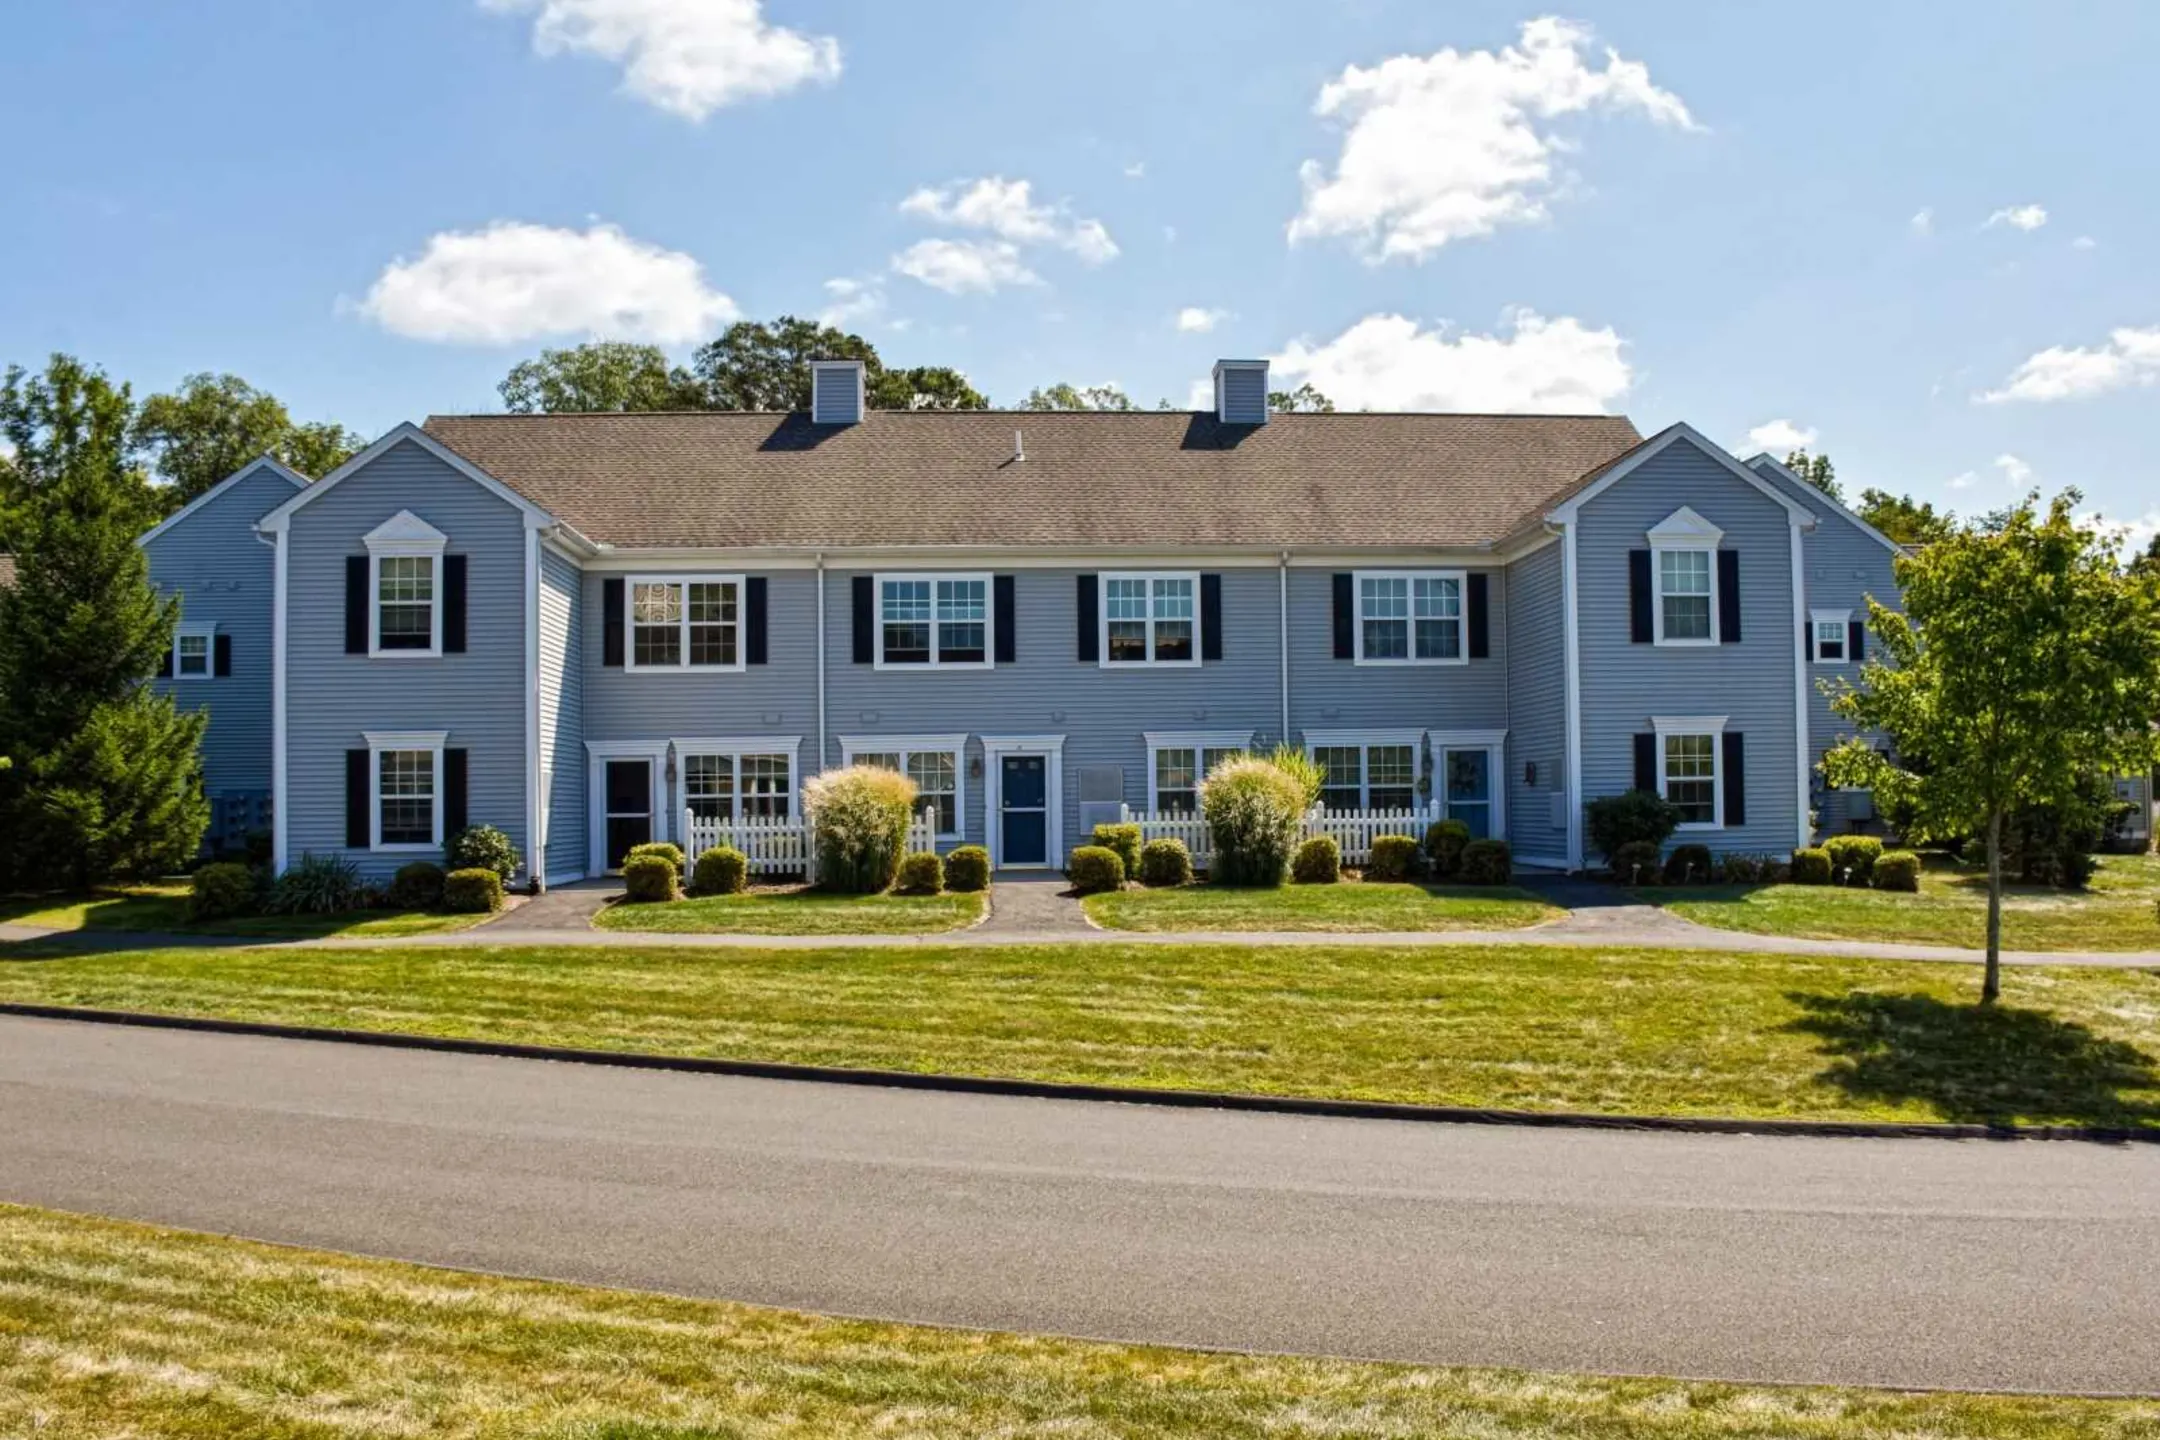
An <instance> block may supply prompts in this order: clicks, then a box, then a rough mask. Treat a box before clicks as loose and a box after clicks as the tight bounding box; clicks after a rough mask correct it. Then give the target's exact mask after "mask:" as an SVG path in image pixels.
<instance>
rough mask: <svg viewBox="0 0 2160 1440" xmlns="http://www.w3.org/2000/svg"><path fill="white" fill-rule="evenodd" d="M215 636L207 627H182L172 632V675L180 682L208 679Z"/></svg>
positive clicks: (213, 629)
mask: <svg viewBox="0 0 2160 1440" xmlns="http://www.w3.org/2000/svg"><path fill="white" fill-rule="evenodd" d="M216 634H217V632H216V629H215V628H214V627H212V626H209V625H182V626H181V627H180V628H179V629H178V630H176V631H174V632H173V659H172V673H173V674H174V675H175V676H176V677H178V678H179V679H182V680H206V679H208V678H209V677H210V675H211V654H212V650H213V647H214V646H215V644H216V638H215V637H216Z"/></svg>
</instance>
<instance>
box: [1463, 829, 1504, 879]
mask: <svg viewBox="0 0 2160 1440" xmlns="http://www.w3.org/2000/svg"><path fill="white" fill-rule="evenodd" d="M1514 874H1515V855H1514V852H1513V851H1511V850H1509V849H1508V843H1507V841H1505V840H1473V841H1471V842H1470V843H1469V844H1468V845H1465V846H1463V852H1462V875H1461V876H1460V879H1461V881H1462V883H1463V884H1465V885H1505V884H1507V883H1508V881H1509V880H1510V879H1512V878H1513V877H1514Z"/></svg>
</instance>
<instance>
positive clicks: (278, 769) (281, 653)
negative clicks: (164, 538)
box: [270, 527, 292, 875]
mask: <svg viewBox="0 0 2160 1440" xmlns="http://www.w3.org/2000/svg"><path fill="white" fill-rule="evenodd" d="M276 533H277V541H276V545H277V560H276V566H275V569H276V576H277V581H276V584H275V586H274V587H273V588H274V590H275V591H276V598H275V601H274V604H273V607H272V609H271V611H270V692H271V693H270V869H271V870H272V871H273V872H274V873H276V874H279V875H282V874H284V873H285V868H286V862H287V860H288V859H289V857H290V856H291V853H292V816H291V814H290V813H289V812H290V809H291V807H290V806H288V805H287V804H286V803H285V799H286V788H285V574H286V564H285V556H286V550H285V535H286V531H285V530H284V528H283V527H280V528H279V529H278V531H277V532H276Z"/></svg>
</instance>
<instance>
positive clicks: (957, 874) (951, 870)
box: [945, 845, 990, 895]
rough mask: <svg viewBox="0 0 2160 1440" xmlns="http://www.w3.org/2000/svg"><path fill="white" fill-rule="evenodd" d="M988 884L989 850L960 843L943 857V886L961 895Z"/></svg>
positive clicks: (980, 888)
mask: <svg viewBox="0 0 2160 1440" xmlns="http://www.w3.org/2000/svg"><path fill="white" fill-rule="evenodd" d="M989 886H990V852H989V851H988V850H985V849H983V847H982V846H980V845H962V846H960V847H959V848H958V849H956V850H954V851H953V852H952V853H951V854H950V855H947V856H946V857H945V888H946V889H947V890H952V891H956V892H958V893H960V894H963V895H969V894H973V893H974V892H975V891H977V890H986V889H988V888H989Z"/></svg>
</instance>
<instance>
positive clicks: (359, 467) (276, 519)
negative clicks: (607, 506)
mask: <svg viewBox="0 0 2160 1440" xmlns="http://www.w3.org/2000/svg"><path fill="white" fill-rule="evenodd" d="M399 445H417V446H419V447H420V448H421V449H422V450H425V451H426V452H427V453H428V454H430V455H432V456H434V457H435V458H436V459H438V460H440V461H442V462H443V463H444V464H445V465H448V466H449V467H450V468H451V469H453V470H455V471H457V472H458V474H460V475H462V476H464V477H465V478H466V479H468V480H470V481H472V482H473V483H474V484H475V485H478V486H480V487H481V488H482V489H483V490H486V491H487V492H488V493H490V494H492V495H494V496H496V497H497V498H498V499H501V500H503V501H505V502H507V503H508V504H509V505H511V506H512V507H513V508H515V509H516V510H517V511H518V512H519V513H520V514H522V515H523V516H524V517H525V524H526V527H527V528H528V529H534V530H540V529H545V528H547V527H548V526H550V525H554V524H556V523H558V522H557V521H556V519H555V517H554V516H553V515H550V514H549V513H548V512H547V511H546V510H545V509H543V508H541V507H540V506H538V505H535V504H534V503H533V502H532V501H531V500H529V499H527V498H526V497H525V496H523V495H521V494H519V493H518V492H517V491H516V490H514V489H512V488H511V487H510V486H508V485H505V484H503V482H502V481H500V480H498V479H496V478H495V477H494V476H493V475H490V474H488V473H487V472H486V471H485V470H482V469H481V468H480V467H479V466H478V465H475V464H474V463H473V462H472V461H470V460H468V459H466V458H465V457H464V456H463V455H460V454H458V453H457V452H456V451H455V450H453V449H451V448H450V447H449V446H447V445H445V444H443V442H442V441H440V440H438V439H436V438H435V437H434V436H432V435H430V434H428V433H427V431H425V430H423V429H421V428H420V427H419V426H418V425H415V424H413V423H412V422H411V421H409V420H408V421H406V422H405V423H403V424H401V425H399V426H397V427H396V428H395V429H393V430H391V431H390V432H389V433H387V434H386V435H384V436H383V437H382V438H381V439H380V440H377V441H376V442H375V443H374V444H372V445H370V446H368V447H367V448H366V449H365V450H362V451H361V452H360V453H359V454H357V455H355V456H353V457H352V459H350V460H348V461H346V462H345V463H344V464H343V465H340V466H338V468H337V469H335V470H333V471H331V472H330V473H329V474H328V475H325V476H323V478H322V479H320V480H318V481H316V482H315V483H314V484H313V485H310V486H308V487H307V489H305V490H303V491H301V492H300V493H299V494H298V495H295V496H293V497H292V499H290V500H288V501H286V502H285V503H284V504H282V505H280V506H278V507H277V509H275V510H272V511H271V512H270V513H269V514H268V515H265V516H263V517H262V519H260V520H258V521H257V522H256V524H255V528H256V529H258V530H261V531H263V532H264V533H266V534H276V533H278V532H280V531H282V530H284V529H285V528H286V526H287V525H289V524H290V523H291V522H292V516H293V512H294V511H296V510H299V509H300V508H301V507H302V506H305V505H312V504H313V503H315V502H316V501H317V500H320V499H321V498H322V497H323V496H324V495H326V494H328V493H329V492H330V491H332V490H334V489H336V488H337V487H338V486H339V485H342V484H344V483H345V482H346V481H347V480H350V479H351V478H352V477H353V476H355V475H358V474H360V473H361V472H362V471H364V470H366V469H367V467H368V466H369V465H371V464H373V463H374V462H375V460H376V459H377V458H378V457H379V456H381V455H384V454H386V453H388V452H389V451H390V450H392V449H395V448H396V447H397V446H399Z"/></svg>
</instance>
